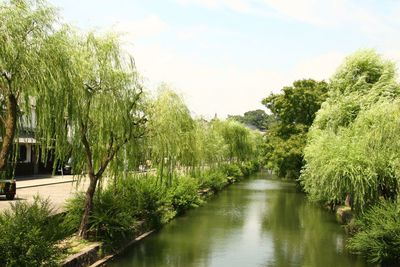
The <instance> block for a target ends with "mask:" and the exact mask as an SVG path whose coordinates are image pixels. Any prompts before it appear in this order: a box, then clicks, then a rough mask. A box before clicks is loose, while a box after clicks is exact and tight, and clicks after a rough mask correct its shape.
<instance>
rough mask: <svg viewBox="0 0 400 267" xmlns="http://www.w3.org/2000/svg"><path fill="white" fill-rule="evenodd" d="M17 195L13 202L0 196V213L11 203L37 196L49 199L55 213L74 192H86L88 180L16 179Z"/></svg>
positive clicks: (48, 177)
mask: <svg viewBox="0 0 400 267" xmlns="http://www.w3.org/2000/svg"><path fill="white" fill-rule="evenodd" d="M16 181H17V194H16V196H15V199H14V200H6V198H5V196H0V211H2V210H4V209H7V208H8V207H9V206H10V203H11V202H15V201H21V200H28V201H31V200H32V199H33V197H34V196H36V195H39V196H40V197H43V198H49V199H50V201H51V203H52V204H53V205H54V208H55V210H56V211H57V212H60V211H62V210H63V207H64V204H65V201H66V200H67V199H68V198H70V197H72V196H73V195H74V194H75V193H76V192H79V191H84V190H86V188H87V186H88V184H89V179H86V178H81V180H80V181H79V182H77V178H76V177H75V178H74V177H73V176H72V175H64V176H61V175H58V176H33V177H21V178H17V179H16Z"/></svg>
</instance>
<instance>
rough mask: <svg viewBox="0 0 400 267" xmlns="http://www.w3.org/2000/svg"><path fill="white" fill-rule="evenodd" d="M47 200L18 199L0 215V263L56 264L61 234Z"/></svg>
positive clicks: (19, 264) (11, 264)
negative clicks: (57, 244)
mask: <svg viewBox="0 0 400 267" xmlns="http://www.w3.org/2000/svg"><path fill="white" fill-rule="evenodd" d="M53 213H54V212H53V209H52V207H51V205H50V203H49V201H48V200H43V199H40V198H39V197H36V198H34V200H33V202H32V203H28V202H25V201H18V202H16V203H12V204H11V209H9V210H6V211H5V212H4V213H3V214H1V215H0V251H1V257H0V265H1V266H56V258H57V256H58V255H59V253H60V250H59V249H58V248H57V247H56V246H55V244H56V242H57V241H58V240H59V239H60V238H61V237H62V235H63V234H64V231H63V228H62V227H61V226H60V221H59V217H53Z"/></svg>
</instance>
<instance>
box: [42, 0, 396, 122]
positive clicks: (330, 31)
mask: <svg viewBox="0 0 400 267" xmlns="http://www.w3.org/2000/svg"><path fill="white" fill-rule="evenodd" d="M49 2H50V3H51V4H53V5H54V6H56V7H57V8H58V9H59V14H60V16H61V18H62V19H63V21H65V22H67V23H70V24H72V25H74V26H75V27H76V28H78V29H80V30H83V31H90V30H95V31H98V32H104V31H113V32H117V33H118V34H121V39H122V42H123V46H124V49H125V50H126V51H127V52H128V53H130V54H131V55H132V56H133V57H134V58H135V62H136V66H137V69H138V71H139V72H140V73H141V75H142V76H143V80H144V83H145V86H146V88H147V89H148V90H149V91H151V92H156V90H157V87H158V86H159V85H160V84H161V83H163V82H164V83H168V84H169V85H170V86H171V87H172V88H173V89H174V90H175V91H177V92H178V93H179V94H180V95H181V96H182V97H183V98H184V100H185V102H186V103H187V105H188V107H189V109H190V110H191V112H192V113H193V115H195V116H199V117H200V116H202V117H205V118H212V117H214V115H215V114H217V116H218V117H220V118H225V117H226V116H227V115H229V114H230V115H236V114H243V113H244V112H246V111H249V110H255V109H260V108H261V109H265V107H264V106H263V105H262V104H261V101H262V99H263V98H265V97H267V96H268V95H270V94H271V93H278V92H279V91H280V90H281V89H282V88H283V87H284V86H290V85H291V84H292V83H293V81H295V80H298V79H303V78H312V79H316V80H322V79H324V80H329V77H330V76H331V75H332V74H334V72H335V70H336V68H337V67H338V66H339V65H340V64H341V63H342V62H343V60H344V58H345V57H346V56H348V55H349V54H351V53H353V52H355V51H356V50H358V49H363V48H374V49H376V50H377V51H378V52H379V53H381V54H383V55H384V56H385V57H387V58H389V59H391V60H393V61H395V62H400V34H399V33H400V20H399V19H398V18H399V16H400V1H397V0H380V1H378V0H113V1H110V0H79V1H78V0H49Z"/></svg>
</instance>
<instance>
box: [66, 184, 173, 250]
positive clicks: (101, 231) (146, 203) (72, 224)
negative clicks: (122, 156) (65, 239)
mask: <svg viewBox="0 0 400 267" xmlns="http://www.w3.org/2000/svg"><path fill="white" fill-rule="evenodd" d="M165 194H166V189H165V188H163V187H161V186H160V185H157V184H156V178H154V177H134V176H128V177H127V178H125V179H118V180H116V183H115V184H110V186H108V187H107V188H106V189H104V190H102V191H98V192H97V194H96V195H95V198H94V203H93V204H94V208H93V211H92V213H91V215H90V217H89V227H88V229H89V233H90V236H91V238H93V239H95V240H102V241H105V242H106V243H107V244H110V245H112V244H118V242H121V241H124V240H126V239H127V238H131V237H132V236H133V234H134V232H135V231H136V226H137V225H138V223H139V222H144V221H145V222H146V223H147V224H148V225H149V226H150V227H158V226H160V225H162V224H164V223H165V222H167V221H169V220H170V219H171V218H172V217H174V216H175V213H174V212H173V210H171V209H170V208H169V207H168V206H167V198H166V196H165ZM84 198H85V196H84V194H77V195H76V196H75V197H74V198H71V199H69V200H68V202H67V205H66V207H65V210H66V216H65V220H64V227H65V228H66V229H68V230H69V231H70V232H74V231H76V230H77V229H78V227H79V225H80V221H81V216H82V213H83V210H84V203H85V202H84Z"/></svg>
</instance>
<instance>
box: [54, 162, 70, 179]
mask: <svg viewBox="0 0 400 267" xmlns="http://www.w3.org/2000/svg"><path fill="white" fill-rule="evenodd" d="M56 173H57V174H62V175H64V174H72V158H69V159H68V160H67V162H66V163H64V164H61V163H60V164H58V166H57V169H56Z"/></svg>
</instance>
